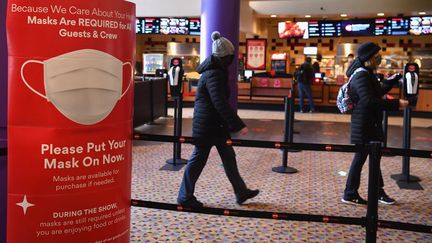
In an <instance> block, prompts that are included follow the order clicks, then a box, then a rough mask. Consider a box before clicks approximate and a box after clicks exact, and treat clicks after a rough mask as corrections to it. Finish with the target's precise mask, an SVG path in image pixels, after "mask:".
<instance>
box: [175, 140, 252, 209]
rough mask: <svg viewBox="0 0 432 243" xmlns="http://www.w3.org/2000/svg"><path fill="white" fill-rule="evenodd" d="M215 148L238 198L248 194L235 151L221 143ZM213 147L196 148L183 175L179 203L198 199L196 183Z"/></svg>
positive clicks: (197, 146)
mask: <svg viewBox="0 0 432 243" xmlns="http://www.w3.org/2000/svg"><path fill="white" fill-rule="evenodd" d="M215 146H216V148H217V150H218V153H219V155H220V157H221V159H222V163H223V166H224V169H225V174H226V175H227V177H228V179H229V181H230V182H231V185H232V186H233V188H234V193H235V194H236V196H240V195H243V194H244V193H245V192H246V190H247V187H246V184H245V182H244V181H243V179H242V178H241V176H240V173H239V171H238V168H237V160H236V155H235V152H234V149H233V148H232V147H231V146H228V145H226V144H225V143H220V144H217V145H215ZM212 147H213V145H196V146H195V149H194V151H193V152H192V155H191V157H190V159H189V161H188V163H187V165H186V169H185V172H184V175H183V180H182V183H181V186H180V191H179V194H178V197H177V201H178V202H179V203H182V202H187V201H190V200H194V199H196V198H195V196H194V195H193V194H194V191H195V183H196V182H197V180H198V178H199V176H200V175H201V172H202V171H203V169H204V166H205V165H206V163H207V159H208V156H209V154H210V150H211V148H212Z"/></svg>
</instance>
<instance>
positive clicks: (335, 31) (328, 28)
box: [319, 21, 342, 37]
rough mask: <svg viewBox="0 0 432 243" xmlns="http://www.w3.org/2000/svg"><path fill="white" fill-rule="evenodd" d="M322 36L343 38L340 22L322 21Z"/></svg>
mask: <svg viewBox="0 0 432 243" xmlns="http://www.w3.org/2000/svg"><path fill="white" fill-rule="evenodd" d="M319 23H320V35H321V37H337V36H341V26H342V23H341V22H340V21H320V22H319Z"/></svg>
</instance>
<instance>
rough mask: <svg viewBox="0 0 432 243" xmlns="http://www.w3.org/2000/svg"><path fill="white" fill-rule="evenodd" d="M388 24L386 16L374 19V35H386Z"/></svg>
mask: <svg viewBox="0 0 432 243" xmlns="http://www.w3.org/2000/svg"><path fill="white" fill-rule="evenodd" d="M388 34H389V26H388V20H387V18H381V19H375V35H388Z"/></svg>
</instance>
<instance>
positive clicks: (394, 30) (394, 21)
mask: <svg viewBox="0 0 432 243" xmlns="http://www.w3.org/2000/svg"><path fill="white" fill-rule="evenodd" d="M388 23H389V27H390V28H389V35H408V31H409V19H408V18H402V17H399V18H389V20H388Z"/></svg>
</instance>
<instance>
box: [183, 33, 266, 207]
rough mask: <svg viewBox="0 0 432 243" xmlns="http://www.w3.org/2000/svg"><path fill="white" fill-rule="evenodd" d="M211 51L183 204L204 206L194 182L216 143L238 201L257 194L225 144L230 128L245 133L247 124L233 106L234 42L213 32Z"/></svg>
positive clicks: (204, 73)
mask: <svg viewBox="0 0 432 243" xmlns="http://www.w3.org/2000/svg"><path fill="white" fill-rule="evenodd" d="M212 39H213V45H212V53H213V54H212V55H211V56H209V57H208V58H207V59H206V60H204V62H203V63H201V65H200V66H199V67H198V70H197V71H198V73H200V74H201V77H200V79H199V81H198V87H197V91H196V92H197V93H196V96H195V107H194V114H193V120H192V137H194V139H195V141H196V143H195V148H194V151H193V153H192V155H191V157H190V159H189V161H188V164H187V166H186V169H185V172H184V176H183V181H182V183H181V186H180V191H179V194H178V198H177V202H178V203H179V204H181V205H183V206H189V207H202V206H203V203H201V202H200V201H198V200H197V199H196V197H195V196H194V191H195V183H196V182H197V180H198V177H199V176H200V175H201V172H202V170H203V169H204V166H205V164H206V162H207V159H208V156H209V153H210V150H211V148H212V147H213V146H216V148H217V150H218V152H219V155H220V157H221V159H222V163H223V166H224V169H225V174H226V175H227V177H228V179H229V181H230V182H231V185H232V186H233V188H234V193H235V196H236V198H237V203H238V204H243V203H244V202H245V201H246V200H248V199H250V198H253V197H255V196H256V195H258V193H259V191H258V190H250V189H248V188H247V187H246V184H245V182H244V181H243V179H242V178H241V176H240V173H239V171H238V168H237V161H236V155H235V152H234V149H233V148H232V147H231V146H228V145H227V144H226V140H227V139H229V138H230V133H231V132H239V133H240V134H241V135H245V134H246V133H247V132H248V129H247V127H246V125H245V124H244V123H243V121H242V120H241V119H240V117H239V116H238V115H237V113H236V112H235V111H234V110H233V109H232V108H231V106H230V104H229V101H228V98H229V87H228V67H229V65H230V64H231V63H232V61H233V59H234V45H233V44H232V43H231V42H230V41H229V40H228V39H226V38H224V37H222V36H221V35H220V33H219V32H217V31H215V32H213V33H212Z"/></svg>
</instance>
